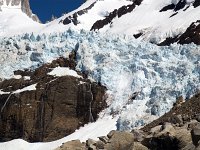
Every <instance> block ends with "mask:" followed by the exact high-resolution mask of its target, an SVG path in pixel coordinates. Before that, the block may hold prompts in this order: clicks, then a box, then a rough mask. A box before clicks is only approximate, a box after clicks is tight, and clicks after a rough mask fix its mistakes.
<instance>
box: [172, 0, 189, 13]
mask: <svg viewBox="0 0 200 150" xmlns="http://www.w3.org/2000/svg"><path fill="white" fill-rule="evenodd" d="M186 4H187V2H186V0H180V1H179V2H178V3H177V4H176V7H175V8H174V11H178V10H180V9H183V8H184V7H185V5H186Z"/></svg>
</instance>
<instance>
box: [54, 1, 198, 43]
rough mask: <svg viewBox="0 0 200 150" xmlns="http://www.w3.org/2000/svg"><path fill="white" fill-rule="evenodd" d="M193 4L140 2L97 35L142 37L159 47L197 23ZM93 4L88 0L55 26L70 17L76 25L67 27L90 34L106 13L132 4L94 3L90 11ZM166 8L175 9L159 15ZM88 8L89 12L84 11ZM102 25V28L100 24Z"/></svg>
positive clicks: (187, 2) (70, 24)
mask: <svg viewBox="0 0 200 150" xmlns="http://www.w3.org/2000/svg"><path fill="white" fill-rule="evenodd" d="M196 1H197V0H196ZM196 1H195V0H187V1H186V0H185V1H183V4H182V3H181V4H179V3H180V2H182V1H181V0H180V1H179V0H176V1H174V0H159V1H158V0H143V1H142V3H141V4H140V5H136V7H135V8H134V9H133V10H132V11H131V12H128V13H125V14H124V15H122V16H120V17H117V16H116V17H114V19H111V20H110V23H109V24H107V25H105V26H103V28H100V31H101V32H111V33H122V34H129V35H134V34H138V33H142V36H141V37H140V38H141V39H145V40H147V41H151V42H153V43H159V42H161V41H163V40H164V39H166V38H167V37H174V36H176V35H178V34H182V33H183V32H184V31H185V30H186V29H187V28H188V27H189V26H190V24H191V23H192V22H196V21H197V20H198V19H200V15H199V13H198V12H199V11H200V7H199V6H198V5H194V4H193V3H194V2H195V3H198V1H197V2H196ZM92 2H94V1H90V0H89V1H88V2H87V4H85V5H84V7H83V6H82V7H80V8H78V9H77V10H75V11H73V12H72V13H70V14H67V15H65V16H63V17H62V18H60V19H58V22H59V21H62V20H64V19H66V18H69V16H70V17H71V18H73V17H74V16H73V15H74V14H75V16H76V17H75V18H76V24H74V22H73V21H72V22H71V23H70V22H69V21H68V23H67V25H66V26H70V27H73V28H75V29H80V28H82V29H85V30H90V29H91V28H92V26H93V24H94V23H95V22H96V21H100V20H101V21H102V20H104V19H105V18H106V17H107V16H109V13H111V12H114V10H115V9H119V8H120V7H122V6H128V5H130V4H132V2H131V1H127V0H115V1H112V0H103V1H96V3H94V5H93V6H92V7H89V6H90V5H91V3H92ZM169 5H174V8H173V9H172V8H171V9H167V10H165V11H161V10H162V9H163V8H165V7H166V6H169ZM179 5H181V6H179ZM193 5H194V6H193ZM88 7H89V9H87V8H88ZM182 7H183V8H182ZM84 9H86V10H87V11H84V13H80V14H79V13H78V12H80V10H84ZM76 13H77V14H78V15H77V14H76ZM109 19H110V18H109ZM72 20H73V19H72ZM101 24H103V21H102V22H101Z"/></svg>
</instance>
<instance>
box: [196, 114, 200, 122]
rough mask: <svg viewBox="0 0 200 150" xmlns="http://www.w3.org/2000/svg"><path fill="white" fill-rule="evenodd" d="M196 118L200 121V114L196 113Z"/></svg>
mask: <svg viewBox="0 0 200 150" xmlns="http://www.w3.org/2000/svg"><path fill="white" fill-rule="evenodd" d="M196 120H197V121H198V122H200V114H197V115H196Z"/></svg>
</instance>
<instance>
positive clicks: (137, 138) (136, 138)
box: [131, 129, 144, 142]
mask: <svg viewBox="0 0 200 150" xmlns="http://www.w3.org/2000/svg"><path fill="white" fill-rule="evenodd" d="M131 133H132V134H133V136H134V141H137V142H141V141H142V140H143V139H144V132H143V131H141V130H135V129H134V130H132V131H131Z"/></svg>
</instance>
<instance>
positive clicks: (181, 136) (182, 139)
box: [175, 127, 192, 149]
mask: <svg viewBox="0 0 200 150" xmlns="http://www.w3.org/2000/svg"><path fill="white" fill-rule="evenodd" d="M175 136H176V138H177V140H178V141H179V142H178V147H179V149H182V148H184V147H185V146H187V145H188V143H190V142H191V141H192V138H191V134H190V131H189V130H187V129H186V128H185V127H183V128H177V129H176V130H175Z"/></svg>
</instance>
